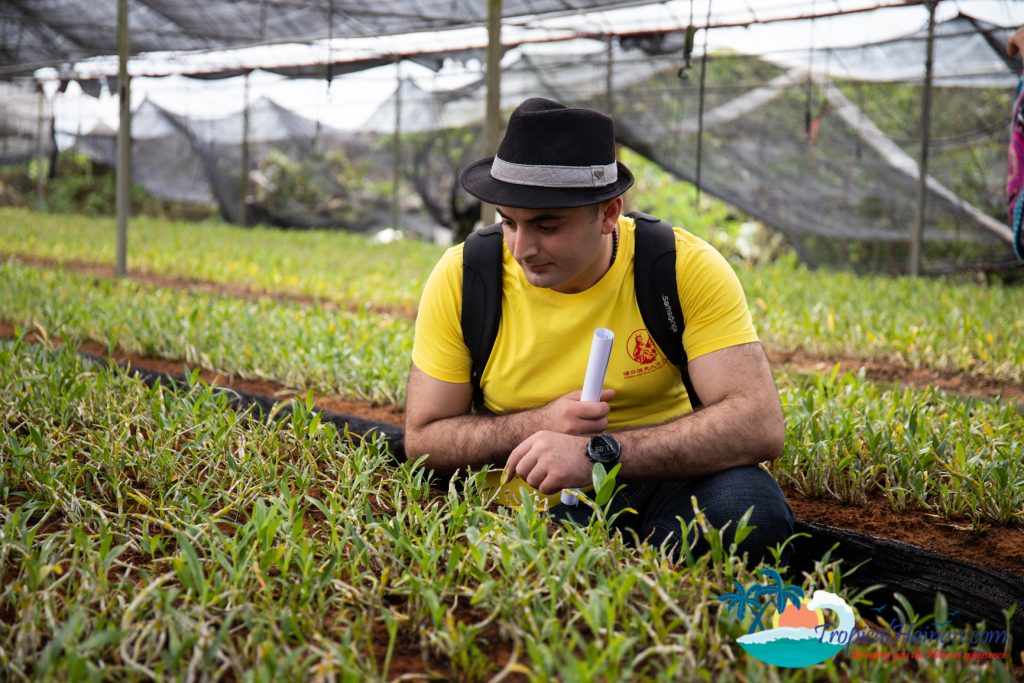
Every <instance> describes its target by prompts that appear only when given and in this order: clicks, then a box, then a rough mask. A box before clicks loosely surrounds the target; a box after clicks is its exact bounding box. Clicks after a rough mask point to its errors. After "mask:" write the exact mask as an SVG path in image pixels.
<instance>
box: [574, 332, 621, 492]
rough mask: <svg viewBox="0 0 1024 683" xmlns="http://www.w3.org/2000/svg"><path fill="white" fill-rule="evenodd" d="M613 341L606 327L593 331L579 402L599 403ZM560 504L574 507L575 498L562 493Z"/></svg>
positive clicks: (611, 334)
mask: <svg viewBox="0 0 1024 683" xmlns="http://www.w3.org/2000/svg"><path fill="white" fill-rule="evenodd" d="M613 341H615V333H614V332H612V331H611V330H609V329H608V328H606V327H599V328H597V329H596V330H594V340H593V341H592V342H591V343H590V360H589V361H587V374H586V375H585V376H584V378H583V391H582V392H580V400H581V401H600V400H601V389H602V388H603V387H604V376H605V374H606V373H607V372H608V359H609V358H611V355H612V342H613ZM561 500H562V503H563V504H565V505H576V504H577V503H579V502H580V501H579V498H577V497H576V496H575V495H573V493H572V492H571V491H569V490H568V489H566V490H564V491H562V496H561Z"/></svg>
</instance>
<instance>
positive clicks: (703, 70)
mask: <svg viewBox="0 0 1024 683" xmlns="http://www.w3.org/2000/svg"><path fill="white" fill-rule="evenodd" d="M710 26H711V2H710V0H709V2H708V17H707V19H706V20H705V21H704V54H702V55H701V56H700V94H699V96H698V98H697V173H696V185H697V197H696V204H697V213H700V210H701V209H700V191H701V190H700V187H701V167H702V166H703V165H704V164H703V161H704V89H705V87H706V83H707V73H708V31H709V30H710Z"/></svg>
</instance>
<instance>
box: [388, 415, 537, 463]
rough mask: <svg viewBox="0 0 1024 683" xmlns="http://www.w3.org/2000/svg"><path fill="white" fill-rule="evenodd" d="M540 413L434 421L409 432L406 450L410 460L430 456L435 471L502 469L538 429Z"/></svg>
mask: <svg viewBox="0 0 1024 683" xmlns="http://www.w3.org/2000/svg"><path fill="white" fill-rule="evenodd" d="M536 413H537V411H533V410H527V411H524V412H520V413H510V414H507V415H458V416H455V417H448V418H444V419H441V420H435V421H434V422H431V423H430V424H428V425H425V426H423V427H420V428H418V429H416V430H414V431H411V430H407V431H406V441H405V450H406V454H407V456H408V457H409V459H410V460H414V459H416V458H418V457H419V456H420V455H422V454H424V453H427V454H429V456H428V458H427V461H426V465H427V466H428V467H433V468H435V469H441V470H454V469H456V468H459V467H483V466H484V465H496V466H498V467H501V466H503V465H504V464H505V461H506V460H507V459H508V454H509V453H511V452H512V449H513V448H515V447H516V446H517V445H519V443H520V442H521V441H523V440H524V439H525V438H526V437H528V436H530V435H531V434H533V433H534V432H535V431H536V430H537V426H536V425H537V420H538V417H537V415H536Z"/></svg>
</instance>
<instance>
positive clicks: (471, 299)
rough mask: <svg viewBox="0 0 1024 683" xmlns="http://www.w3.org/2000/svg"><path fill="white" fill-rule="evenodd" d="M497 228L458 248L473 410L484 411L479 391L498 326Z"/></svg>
mask: <svg viewBox="0 0 1024 683" xmlns="http://www.w3.org/2000/svg"><path fill="white" fill-rule="evenodd" d="M502 239H503V238H502V234H501V224H500V223H495V224H494V225H489V226H487V227H486V228H482V229H481V230H477V231H475V232H471V233H470V234H469V237H467V238H466V242H465V244H464V246H463V247H462V339H463V341H464V342H465V344H466V348H468V349H469V355H470V358H471V359H472V361H473V363H472V369H471V371H470V381H471V382H472V383H473V408H474V409H475V410H476V412H482V411H483V409H484V392H483V389H481V387H480V378H481V377H483V374H484V367H486V365H487V359H488V358H490V356H491V349H492V348H493V347H494V340H495V339H497V338H498V324H499V323H500V322H501V280H502V273H501V244H502Z"/></svg>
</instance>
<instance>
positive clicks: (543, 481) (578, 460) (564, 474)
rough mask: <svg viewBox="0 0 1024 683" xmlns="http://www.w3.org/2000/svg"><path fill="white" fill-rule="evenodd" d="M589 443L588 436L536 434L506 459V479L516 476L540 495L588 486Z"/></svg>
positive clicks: (590, 466) (590, 467)
mask: <svg viewBox="0 0 1024 683" xmlns="http://www.w3.org/2000/svg"><path fill="white" fill-rule="evenodd" d="M576 393H577V394H578V393H579V392H576ZM570 395H571V394H570ZM577 402H578V401H577ZM584 405H586V404H585V403H584ZM591 405H598V404H596V403H595V404H591ZM606 412H607V411H606ZM589 441H590V438H589V437H587V436H574V435H571V434H560V433H558V432H549V431H541V432H537V433H536V434H534V435H533V436H531V437H530V438H528V439H527V440H526V441H524V442H522V443H521V444H519V445H518V446H516V448H515V450H513V451H512V454H511V455H510V456H508V463H507V464H506V465H505V472H506V475H507V476H509V477H510V476H512V475H515V476H518V477H519V478H520V479H522V480H523V481H525V482H526V483H527V484H529V485H530V486H532V487H533V488H535V489H537V490H538V491H540V492H541V493H543V494H551V493H556V492H557V491H560V490H561V489H566V488H573V487H579V486H589V485H590V483H591V472H592V471H593V463H592V462H591V461H590V458H588V457H587V443H588V442H589Z"/></svg>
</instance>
